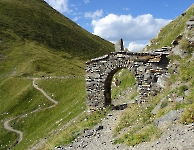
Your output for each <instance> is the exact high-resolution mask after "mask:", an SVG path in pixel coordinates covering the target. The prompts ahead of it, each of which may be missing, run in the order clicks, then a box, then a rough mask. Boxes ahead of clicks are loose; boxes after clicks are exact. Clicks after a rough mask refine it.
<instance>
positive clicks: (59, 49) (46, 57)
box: [0, 0, 114, 149]
mask: <svg viewBox="0 0 194 150" xmlns="http://www.w3.org/2000/svg"><path fill="white" fill-rule="evenodd" d="M112 50H114V47H113V44H112V43H110V42H108V41H106V40H104V39H102V38H100V37H98V36H95V35H92V34H90V33H89V32H87V31H86V30H84V29H82V28H81V27H79V26H78V25H77V24H76V23H74V22H72V21H71V20H69V19H68V18H66V17H65V16H63V15H62V14H60V13H59V12H57V11H56V10H54V9H52V8H51V7H50V6H49V5H48V4H47V3H46V2H44V1H43V0H30V1H26V0H14V1H13V0H1V1H0V64H1V65H0V120H1V123H0V132H1V134H0V149H7V148H10V147H12V146H13V145H14V143H16V141H17V140H18V135H17V134H16V133H14V132H9V131H7V130H5V129H4V122H5V121H6V120H8V119H10V118H12V117H17V118H16V119H14V120H13V121H11V122H10V125H11V126H12V127H13V128H14V129H17V130H20V131H22V132H23V134H24V138H23V140H22V142H21V143H20V144H18V145H17V146H16V147H15V148H14V149H26V148H27V147H30V146H31V145H34V144H35V143H37V142H38V140H39V139H42V138H44V137H48V136H49V134H51V132H54V131H55V130H57V129H58V130H59V129H60V127H61V126H62V125H64V124H66V123H67V122H68V121H70V120H71V119H72V118H75V117H76V116H77V115H78V114H81V113H82V112H83V111H84V110H85V109H86V105H85V78H84V75H85V61H86V60H88V59H91V58H94V57H98V56H102V55H104V54H106V53H109V52H110V51H112ZM35 77H36V78H37V77H38V78H41V80H37V81H36V84H38V86H39V87H40V88H42V89H43V90H44V91H45V92H46V93H47V94H48V95H49V96H51V97H52V96H53V97H52V98H53V99H55V100H56V101H58V105H57V106H56V107H53V108H50V109H46V108H48V107H49V106H52V105H53V103H52V102H50V101H49V100H48V99H47V98H46V97H45V96H44V95H43V94H42V93H41V92H40V91H38V90H37V89H35V88H34V87H33V86H32V81H33V78H35ZM42 77H45V78H42ZM46 77H48V78H46ZM35 110H38V111H37V112H36V113H33V112H34V111H35ZM24 114H25V117H22V116H23V115H24ZM57 122H59V123H57Z"/></svg>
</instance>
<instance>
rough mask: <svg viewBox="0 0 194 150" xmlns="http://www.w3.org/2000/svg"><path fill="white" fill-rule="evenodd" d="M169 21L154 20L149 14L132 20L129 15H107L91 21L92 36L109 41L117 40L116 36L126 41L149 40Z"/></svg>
mask: <svg viewBox="0 0 194 150" xmlns="http://www.w3.org/2000/svg"><path fill="white" fill-rule="evenodd" d="M170 21H171V20H165V19H156V18H154V17H153V16H152V15H151V14H144V15H139V16H137V17H136V18H133V17H132V16H131V15H130V14H129V15H120V16H118V15H115V14H109V15H107V16H105V17H104V18H101V19H98V20H92V25H93V30H94V34H96V35H99V36H101V37H103V38H105V39H108V40H110V41H116V40H118V36H120V37H122V38H123V39H124V40H126V41H141V40H149V39H150V38H153V37H154V36H156V34H157V33H158V31H159V30H160V29H161V28H162V27H164V26H165V25H167V24H168V23H169V22H170Z"/></svg>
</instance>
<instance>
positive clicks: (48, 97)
mask: <svg viewBox="0 0 194 150" xmlns="http://www.w3.org/2000/svg"><path fill="white" fill-rule="evenodd" d="M36 80H39V78H33V81H32V85H33V87H34V88H35V89H37V90H39V91H40V92H42V94H43V95H44V96H45V97H46V98H47V99H48V100H49V101H51V102H52V103H54V105H51V106H49V107H46V108H43V109H42V108H38V109H36V110H34V111H32V112H29V113H28V114H32V113H35V112H38V111H41V110H45V109H50V108H53V107H55V106H56V105H57V104H58V102H57V101H56V100H54V99H52V98H51V97H50V96H48V95H47V94H46V93H45V92H44V91H43V90H42V89H41V88H39V87H38V85H37V84H35V81H36ZM28 114H24V115H20V116H16V117H12V118H9V119H8V120H6V121H5V122H4V129H6V130H8V131H11V132H15V133H16V134H18V136H19V138H18V140H17V141H16V143H15V144H14V145H13V147H14V146H16V145H17V144H19V143H20V142H21V141H22V140H23V132H22V131H19V130H16V129H13V127H12V126H10V122H11V121H13V120H15V119H16V118H23V117H25V116H26V115H28Z"/></svg>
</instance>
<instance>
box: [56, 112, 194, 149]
mask: <svg viewBox="0 0 194 150" xmlns="http://www.w3.org/2000/svg"><path fill="white" fill-rule="evenodd" d="M121 115H122V111H121V110H115V111H112V112H111V114H109V115H107V117H106V118H104V119H103V120H102V122H101V123H99V124H98V125H97V126H95V127H94V128H93V129H92V130H87V131H85V133H83V134H82V135H81V136H80V137H78V138H77V139H75V140H74V141H73V143H72V144H71V145H68V146H58V147H56V148H55V150H59V149H66V150H116V149H117V150H193V149H194V123H193V124H190V125H181V124H179V123H174V124H172V125H171V126H169V127H168V128H167V129H166V130H165V131H164V132H163V134H162V136H161V137H160V138H159V139H157V140H155V141H153V142H144V143H141V144H138V145H136V146H135V147H129V146H126V145H124V144H113V141H114V138H113V133H112V130H113V129H114V128H115V127H116V125H117V123H118V122H119V119H120V116H121Z"/></svg>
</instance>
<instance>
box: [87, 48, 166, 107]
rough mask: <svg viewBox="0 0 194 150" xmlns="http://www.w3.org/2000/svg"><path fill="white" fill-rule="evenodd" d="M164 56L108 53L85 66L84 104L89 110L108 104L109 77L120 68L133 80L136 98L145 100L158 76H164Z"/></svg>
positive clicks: (163, 54)
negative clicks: (136, 90) (127, 71)
mask: <svg viewBox="0 0 194 150" xmlns="http://www.w3.org/2000/svg"><path fill="white" fill-rule="evenodd" d="M167 55H168V54H165V53H162V52H161V53H130V52H123V51H120V52H112V53H110V54H108V55H105V56H103V57H99V58H95V59H92V60H90V61H88V62H86V65H87V66H86V92H87V93H86V103H87V105H88V106H89V107H104V106H106V105H110V104H111V82H112V77H113V75H114V74H115V73H116V72H117V71H118V70H120V69H122V68H127V69H129V70H131V71H132V72H133V73H134V74H135V77H136V81H137V85H138V88H139V94H140V95H142V96H145V95H146V94H149V92H152V91H153V90H156V89H157V87H156V85H155V83H156V82H157V78H158V76H159V75H162V74H165V73H167V71H168V70H167V65H168V63H169V60H168V58H167V57H166V56H167Z"/></svg>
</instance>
